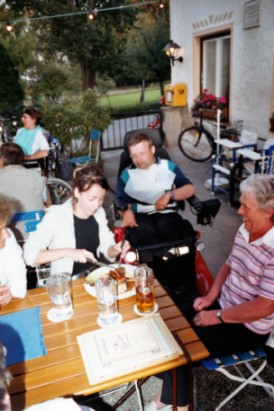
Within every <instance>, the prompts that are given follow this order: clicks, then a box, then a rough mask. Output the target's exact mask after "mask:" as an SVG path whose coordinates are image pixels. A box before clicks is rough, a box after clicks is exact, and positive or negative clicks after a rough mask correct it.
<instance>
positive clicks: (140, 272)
mask: <svg viewBox="0 0 274 411" xmlns="http://www.w3.org/2000/svg"><path fill="white" fill-rule="evenodd" d="M134 276H135V287H136V308H137V311H138V312H139V313H142V314H148V313H150V312H152V311H153V310H154V306H155V301H154V284H153V271H152V270H151V269H150V268H149V267H146V266H142V267H138V268H136V270H135V271H134Z"/></svg>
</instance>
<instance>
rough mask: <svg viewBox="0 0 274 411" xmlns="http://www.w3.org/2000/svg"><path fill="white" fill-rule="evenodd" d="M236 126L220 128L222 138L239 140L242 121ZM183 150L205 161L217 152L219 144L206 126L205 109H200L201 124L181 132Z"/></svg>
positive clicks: (179, 142) (195, 158)
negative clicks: (204, 121)
mask: <svg viewBox="0 0 274 411" xmlns="http://www.w3.org/2000/svg"><path fill="white" fill-rule="evenodd" d="M237 123H238V124H235V126H236V127H231V128H228V127H225V128H222V129H221V130H220V138H227V139H229V140H232V141H237V140H238V138H239V136H240V134H241V133H240V128H241V127H242V122H240V121H239V122H237ZM178 145H179V148H180V150H181V152H182V153H183V154H184V155H185V156H186V157H187V158H189V159H190V160H192V161H196V162H203V161H207V160H209V159H210V158H211V157H212V156H213V155H214V154H216V149H217V144H216V141H215V139H214V137H213V135H212V133H211V132H210V131H209V130H208V129H207V128H205V127H204V124H203V110H202V109H201V110H200V120H199V124H195V125H193V126H191V127H189V128H187V129H185V130H183V131H182V132H181V134H180V135H179V138H178Z"/></svg>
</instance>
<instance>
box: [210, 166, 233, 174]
mask: <svg viewBox="0 0 274 411" xmlns="http://www.w3.org/2000/svg"><path fill="white" fill-rule="evenodd" d="M212 167H213V168H214V170H217V171H220V172H221V173H223V174H226V175H227V176H229V175H230V172H231V171H230V170H229V169H228V168H226V167H223V166H220V165H219V164H213V166H212Z"/></svg>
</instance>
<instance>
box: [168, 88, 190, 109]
mask: <svg viewBox="0 0 274 411" xmlns="http://www.w3.org/2000/svg"><path fill="white" fill-rule="evenodd" d="M165 105H166V106H186V105H187V87H186V84H185V83H177V84H168V85H166V86H165Z"/></svg>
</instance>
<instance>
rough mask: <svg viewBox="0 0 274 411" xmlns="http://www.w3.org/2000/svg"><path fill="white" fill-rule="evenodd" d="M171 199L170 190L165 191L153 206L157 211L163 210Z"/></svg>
mask: <svg viewBox="0 0 274 411" xmlns="http://www.w3.org/2000/svg"><path fill="white" fill-rule="evenodd" d="M170 199H171V191H167V192H166V193H164V194H162V195H161V197H159V198H158V200H157V201H156V203H155V208H156V210H157V211H161V210H165V209H166V208H167V205H168V203H169V201H170Z"/></svg>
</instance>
